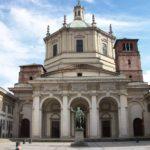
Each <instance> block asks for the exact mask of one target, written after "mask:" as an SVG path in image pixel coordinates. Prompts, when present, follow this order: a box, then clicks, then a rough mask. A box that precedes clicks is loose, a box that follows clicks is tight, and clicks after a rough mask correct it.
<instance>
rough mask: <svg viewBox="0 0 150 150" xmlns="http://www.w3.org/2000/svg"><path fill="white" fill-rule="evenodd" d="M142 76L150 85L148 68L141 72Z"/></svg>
mask: <svg viewBox="0 0 150 150" xmlns="http://www.w3.org/2000/svg"><path fill="white" fill-rule="evenodd" d="M143 77H144V81H145V82H148V83H149V85H150V70H148V71H145V72H144V74H143Z"/></svg>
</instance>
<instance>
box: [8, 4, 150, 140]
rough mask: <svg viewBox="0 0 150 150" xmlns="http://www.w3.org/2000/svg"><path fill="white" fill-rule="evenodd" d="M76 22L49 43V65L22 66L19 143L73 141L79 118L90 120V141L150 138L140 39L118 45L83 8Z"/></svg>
mask: <svg viewBox="0 0 150 150" xmlns="http://www.w3.org/2000/svg"><path fill="white" fill-rule="evenodd" d="M73 15H74V20H73V21H72V22H71V23H67V19H66V16H64V21H63V25H62V28H61V29H59V30H58V31H56V32H54V33H52V34H51V33H50V31H49V27H48V28H47V34H46V37H45V38H44V41H45V45H46V52H45V60H44V65H41V64H30V65H23V66H20V72H19V80H18V83H16V84H15V85H14V87H12V88H10V90H11V91H12V92H13V93H14V95H15V96H16V97H17V98H18V99H19V102H18V103H16V105H15V109H14V120H15V122H14V126H13V136H14V137H32V138H68V139H69V138H73V137H74V135H75V122H74V113H73V112H72V111H71V110H72V109H76V108H77V107H80V108H81V109H82V111H83V112H84V114H85V122H84V137H85V138H108V137H109V138H126V137H136V136H150V96H149V86H148V84H147V83H145V82H143V74H142V69H141V62H140V53H139V50H138V39H126V38H125V39H116V37H115V36H114V35H113V31H112V27H111V25H110V27H109V32H108V33H107V32H105V31H103V30H101V29H100V28H98V27H97V25H96V20H95V16H94V15H93V16H92V17H91V18H92V21H91V22H92V23H91V24H89V23H87V22H85V20H84V7H82V6H81V4H80V2H78V4H77V5H76V6H75V7H74V10H73Z"/></svg>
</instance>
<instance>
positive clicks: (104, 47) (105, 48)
mask: <svg viewBox="0 0 150 150" xmlns="http://www.w3.org/2000/svg"><path fill="white" fill-rule="evenodd" d="M107 53H108V52H107V45H106V44H105V43H103V55H105V56H107V55H108V54H107Z"/></svg>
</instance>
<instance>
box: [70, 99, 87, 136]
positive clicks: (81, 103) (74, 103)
mask: <svg viewBox="0 0 150 150" xmlns="http://www.w3.org/2000/svg"><path fill="white" fill-rule="evenodd" d="M70 107H71V109H73V110H76V109H77V107H80V109H81V110H82V111H83V112H84V114H85V122H84V125H83V129H84V137H88V135H89V104H88V102H87V101H86V100H85V99H84V98H76V99H74V100H73V101H72V103H71V105H70ZM74 121H75V116H74V112H72V111H70V123H71V128H70V130H71V136H72V137H74V136H75V122H74Z"/></svg>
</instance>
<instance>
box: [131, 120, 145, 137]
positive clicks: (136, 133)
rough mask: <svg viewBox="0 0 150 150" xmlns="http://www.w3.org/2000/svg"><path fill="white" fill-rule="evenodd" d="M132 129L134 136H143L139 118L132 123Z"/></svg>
mask: <svg viewBox="0 0 150 150" xmlns="http://www.w3.org/2000/svg"><path fill="white" fill-rule="evenodd" d="M133 128H134V136H143V135H144V127H143V120H142V119H140V118H136V119H135V120H134V122H133Z"/></svg>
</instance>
